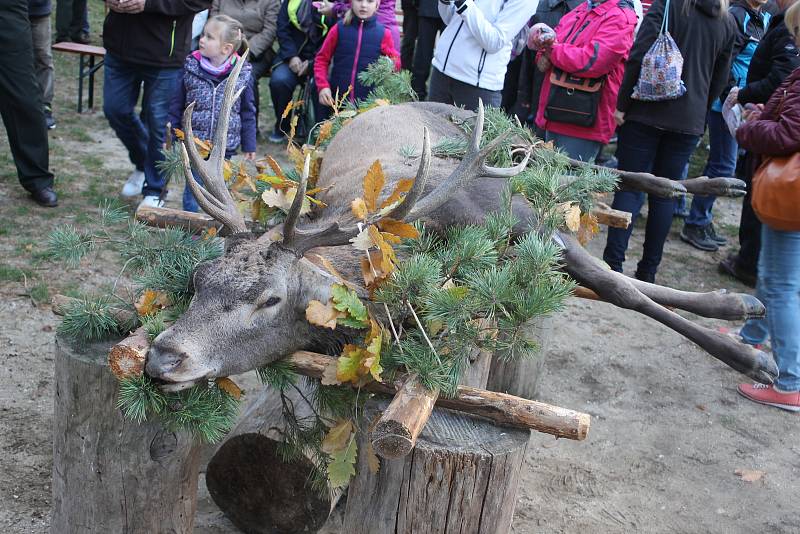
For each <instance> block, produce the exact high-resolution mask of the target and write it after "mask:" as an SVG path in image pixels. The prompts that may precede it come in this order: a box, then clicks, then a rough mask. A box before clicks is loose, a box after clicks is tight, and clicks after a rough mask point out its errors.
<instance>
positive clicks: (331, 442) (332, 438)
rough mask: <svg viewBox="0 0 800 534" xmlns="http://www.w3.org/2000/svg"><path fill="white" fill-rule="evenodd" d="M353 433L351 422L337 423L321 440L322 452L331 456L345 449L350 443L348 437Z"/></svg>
mask: <svg viewBox="0 0 800 534" xmlns="http://www.w3.org/2000/svg"><path fill="white" fill-rule="evenodd" d="M352 433H353V422H352V421H350V420H349V419H344V420H342V421H339V422H338V423H337V424H336V425H334V426H333V427H332V428H331V429H330V430H328V433H327V434H325V437H324V438H323V439H322V452H324V453H325V454H333V453H334V452H336V451H340V450H342V449H344V448H345V447H347V445H348V444H349V443H350V436H351V434H352Z"/></svg>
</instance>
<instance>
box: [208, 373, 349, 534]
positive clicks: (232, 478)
mask: <svg viewBox="0 0 800 534" xmlns="http://www.w3.org/2000/svg"><path fill="white" fill-rule="evenodd" d="M298 388H300V389H301V390H303V389H304V387H303V385H302V383H299V384H298ZM303 393H304V394H306V397H308V395H307V391H303ZM286 395H287V397H289V399H290V400H291V402H292V404H293V405H294V407H295V414H296V415H297V417H298V418H302V417H304V416H307V415H309V414H310V408H308V405H307V404H306V403H305V401H304V400H303V398H302V397H301V396H300V395H299V394H298V393H297V392H296V391H294V390H292V389H289V390H287V392H286ZM284 426H285V423H284V421H283V415H282V413H281V399H280V394H279V393H278V392H277V391H275V390H273V389H272V388H269V387H267V386H264V390H263V391H262V392H261V393H260V394H259V395H258V397H257V398H256V400H255V401H253V402H252V403H251V404H250V405H249V407H248V408H247V410H246V411H245V412H244V413H243V414H242V417H241V419H240V422H239V424H238V425H237V426H236V427H235V428H234V429H233V430H232V431H231V433H230V436H231V437H229V438H228V439H227V440H226V441H225V443H224V444H223V445H222V446H221V447H220V448H219V450H218V451H217V453H216V454H215V455H214V457H213V458H212V459H211V461H210V462H209V464H208V469H207V471H206V485H207V486H208V492H209V493H210V494H211V498H212V499H214V502H215V503H216V504H217V506H219V508H220V509H221V510H222V511H223V513H224V514H225V515H226V516H227V517H228V519H230V520H231V522H232V523H233V524H234V525H236V526H237V527H238V528H239V529H240V530H241V531H242V532H245V533H247V534H289V533H293V532H316V531H317V530H319V528H320V527H321V526H322V525H323V524H324V523H325V521H326V519H327V518H328V515H329V512H330V510H331V508H332V506H331V505H330V502H329V500H328V499H324V498H322V497H320V496H318V495H317V494H315V492H314V491H313V490H311V489H310V488H308V487H307V482H308V476H309V474H310V473H311V469H312V465H311V463H310V462H309V461H308V460H306V459H304V458H302V459H300V460H298V461H294V462H290V463H286V462H283V461H282V460H281V458H280V455H279V454H278V453H277V448H278V446H279V444H280V441H281V432H282V430H283V428H284ZM336 498H337V499H338V495H337V496H336ZM334 504H335V500H334Z"/></svg>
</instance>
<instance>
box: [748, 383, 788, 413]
mask: <svg viewBox="0 0 800 534" xmlns="http://www.w3.org/2000/svg"><path fill="white" fill-rule="evenodd" d="M737 389H738V390H739V393H740V394H741V395H742V396H743V397H745V398H748V399H750V400H751V401H753V402H758V403H761V404H768V405H769V406H775V407H776V408H781V409H782V410H789V411H790V412H800V391H789V392H787V393H783V392H781V391H777V390H776V389H775V387H774V386H768V385H766V384H739V387H738V388H737Z"/></svg>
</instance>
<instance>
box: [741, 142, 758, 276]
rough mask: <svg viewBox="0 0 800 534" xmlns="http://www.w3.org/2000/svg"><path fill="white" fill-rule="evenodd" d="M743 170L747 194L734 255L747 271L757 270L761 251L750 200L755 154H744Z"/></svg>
mask: <svg viewBox="0 0 800 534" xmlns="http://www.w3.org/2000/svg"><path fill="white" fill-rule="evenodd" d="M742 167H744V172H743V173H742V174H741V175H740V176H739V178H741V179H742V180H744V182H745V183H746V184H747V194H745V196H744V199H743V202H742V217H741V219H740V220H739V247H740V248H739V253H738V254H737V255H736V264H737V266H738V267H739V268H740V269H742V270H744V271H747V272H749V273H753V274H755V273H757V272H758V253H759V252H760V251H761V221H759V220H758V217H756V212H755V211H753V206H752V205H751V204H750V202H751V201H752V199H753V173H754V172H755V167H756V165H755V156H754V155H753V154H750V153H748V154H747V156H745V163H744V165H743V166H742Z"/></svg>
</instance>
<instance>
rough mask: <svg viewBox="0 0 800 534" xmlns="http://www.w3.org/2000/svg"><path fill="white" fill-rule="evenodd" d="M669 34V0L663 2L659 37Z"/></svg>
mask: <svg viewBox="0 0 800 534" xmlns="http://www.w3.org/2000/svg"><path fill="white" fill-rule="evenodd" d="M668 32H669V0H666V1H665V2H664V17H663V18H662V19H661V31H659V35H661V34H663V33H668Z"/></svg>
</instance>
